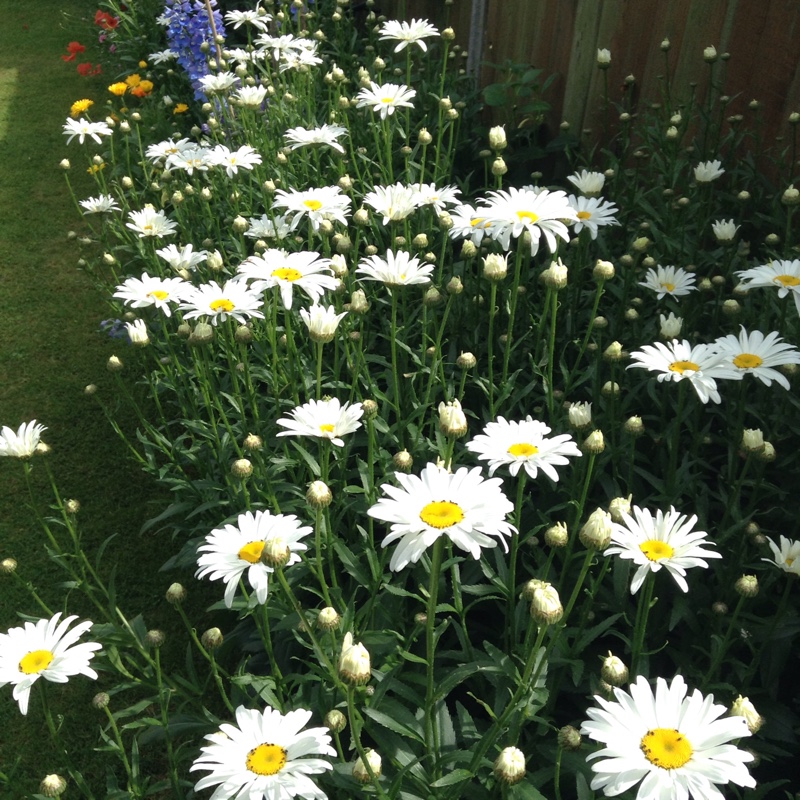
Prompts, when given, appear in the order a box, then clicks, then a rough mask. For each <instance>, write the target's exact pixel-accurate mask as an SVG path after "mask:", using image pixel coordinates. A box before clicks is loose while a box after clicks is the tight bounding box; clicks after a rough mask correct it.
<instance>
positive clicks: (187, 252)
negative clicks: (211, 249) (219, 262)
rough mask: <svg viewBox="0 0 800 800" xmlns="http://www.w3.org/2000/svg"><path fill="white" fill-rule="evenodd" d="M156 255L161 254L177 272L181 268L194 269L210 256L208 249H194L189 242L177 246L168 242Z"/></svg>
mask: <svg viewBox="0 0 800 800" xmlns="http://www.w3.org/2000/svg"><path fill="white" fill-rule="evenodd" d="M156 255H157V256H161V258H163V259H164V261H166V262H167V264H169V265H170V266H171V267H172V269H174V270H175V271H176V272H178V271H179V270H193V269H194V268H195V267H196V266H197V265H198V264H202V263H203V262H204V261H205V260H206V259H207V258H208V251H207V250H198V251H197V252H195V251H194V246H193V245H191V244H187V245H186V246H185V247H181V248H180V249H179V248H177V247H176V246H175V245H174V244H168V245H167V246H166V247H162V248H161V249H160V250H156Z"/></svg>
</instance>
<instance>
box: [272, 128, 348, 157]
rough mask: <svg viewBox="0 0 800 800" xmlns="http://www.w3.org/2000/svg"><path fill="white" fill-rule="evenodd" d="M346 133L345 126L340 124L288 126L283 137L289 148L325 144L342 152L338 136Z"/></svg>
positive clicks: (295, 148)
mask: <svg viewBox="0 0 800 800" xmlns="http://www.w3.org/2000/svg"><path fill="white" fill-rule="evenodd" d="M346 135H347V128H343V127H342V126H341V125H322V126H320V127H317V128H289V130H288V131H286V133H285V134H284V135H283V138H284V139H286V141H287V142H288V143H289V149H290V150H297V149H298V148H299V147H309V146H310V147H320V146H322V145H327V146H328V147H332V148H333V149H334V150H336V151H337V152H339V153H344V147H343V146H342V145H341V144H339V137H340V136H346Z"/></svg>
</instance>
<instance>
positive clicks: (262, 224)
mask: <svg viewBox="0 0 800 800" xmlns="http://www.w3.org/2000/svg"><path fill="white" fill-rule="evenodd" d="M248 222H249V223H250V227H249V228H248V229H247V230H246V231H245V232H244V235H245V236H247V237H249V238H250V239H285V238H286V237H287V236H288V235H289V234H290V233H291V232H292V228H291V225H290V224H289V222H287V220H286V217H285V216H283V215H281V214H278V215H276V216H275V217H274V218H272V219H270V217H268V216H267V215H266V214H262V215H261V216H260V217H250V218H249V219H248Z"/></svg>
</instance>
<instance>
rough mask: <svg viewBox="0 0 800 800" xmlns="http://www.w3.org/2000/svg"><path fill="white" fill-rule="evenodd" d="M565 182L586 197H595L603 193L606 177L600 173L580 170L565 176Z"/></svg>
mask: <svg viewBox="0 0 800 800" xmlns="http://www.w3.org/2000/svg"><path fill="white" fill-rule="evenodd" d="M567 180H568V181H569V182H570V183H571V184H572V185H573V186H574V187H575V188H576V189H577V190H578V191H579V192H581V194H585V195H587V196H588V197H597V196H598V195H599V194H600V192H602V191H603V186H604V185H605V182H606V176H605V175H603V173H602V172H589V171H588V170H585V169H584V170H581V171H580V172H575V173H573V174H572V175H568V176H567Z"/></svg>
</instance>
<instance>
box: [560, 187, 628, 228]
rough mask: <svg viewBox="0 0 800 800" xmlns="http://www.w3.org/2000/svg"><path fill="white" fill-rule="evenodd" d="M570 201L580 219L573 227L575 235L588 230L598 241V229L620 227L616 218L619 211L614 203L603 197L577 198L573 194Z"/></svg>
mask: <svg viewBox="0 0 800 800" xmlns="http://www.w3.org/2000/svg"><path fill="white" fill-rule="evenodd" d="M568 200H569V204H570V206H572V209H573V210H574V211H575V214H576V215H577V217H578V221H577V222H576V223H575V225H574V227H573V230H574V231H575V233H580V232H581V231H582V230H583V229H584V228H586V230H588V231H589V233H590V234H591V237H592V239H596V238H597V229H598V228H602V227H603V226H605V225H619V222H618V221H617V218H616V217H615V216H614V214H616V213H617V211H619V209H618V208H617V207H616V206H615V205H614V204H613V203H608V202H606V201H605V200H603V198H602V197H576V196H575V195H574V194H571V195H570V196H569V198H568Z"/></svg>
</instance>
